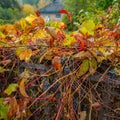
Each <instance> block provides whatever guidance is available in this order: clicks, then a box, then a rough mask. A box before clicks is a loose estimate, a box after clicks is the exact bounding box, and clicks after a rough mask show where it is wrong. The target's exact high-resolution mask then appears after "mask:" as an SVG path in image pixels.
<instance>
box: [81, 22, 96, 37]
mask: <svg viewBox="0 0 120 120" xmlns="http://www.w3.org/2000/svg"><path fill="white" fill-rule="evenodd" d="M94 29H95V24H94V22H93V21H92V20H88V21H85V22H83V23H82V25H81V26H80V32H81V33H83V34H84V35H86V34H88V35H91V36H93V35H94Z"/></svg>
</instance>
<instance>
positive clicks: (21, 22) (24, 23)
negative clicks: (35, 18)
mask: <svg viewBox="0 0 120 120" xmlns="http://www.w3.org/2000/svg"><path fill="white" fill-rule="evenodd" d="M20 25H21V28H22V29H23V30H24V29H25V28H26V27H27V23H26V20H25V19H23V18H22V19H21V20H20Z"/></svg>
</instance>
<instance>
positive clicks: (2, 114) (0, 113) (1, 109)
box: [0, 98, 9, 120]
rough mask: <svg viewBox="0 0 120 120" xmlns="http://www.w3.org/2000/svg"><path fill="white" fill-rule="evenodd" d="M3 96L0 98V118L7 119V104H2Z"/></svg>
mask: <svg viewBox="0 0 120 120" xmlns="http://www.w3.org/2000/svg"><path fill="white" fill-rule="evenodd" d="M3 102H4V98H0V119H1V120H2V119H4V120H8V117H7V114H8V109H9V106H8V105H3Z"/></svg>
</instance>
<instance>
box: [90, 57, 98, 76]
mask: <svg viewBox="0 0 120 120" xmlns="http://www.w3.org/2000/svg"><path fill="white" fill-rule="evenodd" d="M89 62H90V69H89V72H90V73H91V74H93V73H94V72H95V70H96V69H97V61H96V60H95V58H92V59H91V60H90V61H89Z"/></svg>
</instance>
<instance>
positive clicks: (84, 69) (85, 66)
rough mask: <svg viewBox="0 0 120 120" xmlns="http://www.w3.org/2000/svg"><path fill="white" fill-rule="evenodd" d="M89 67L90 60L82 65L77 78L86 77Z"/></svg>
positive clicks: (86, 60) (84, 61)
mask: <svg viewBox="0 0 120 120" xmlns="http://www.w3.org/2000/svg"><path fill="white" fill-rule="evenodd" d="M89 67H90V64H89V60H88V59H85V60H83V62H82V64H81V65H80V67H79V69H78V71H77V73H76V76H77V77H81V76H82V75H84V74H85V73H86V72H88V70H89Z"/></svg>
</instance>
